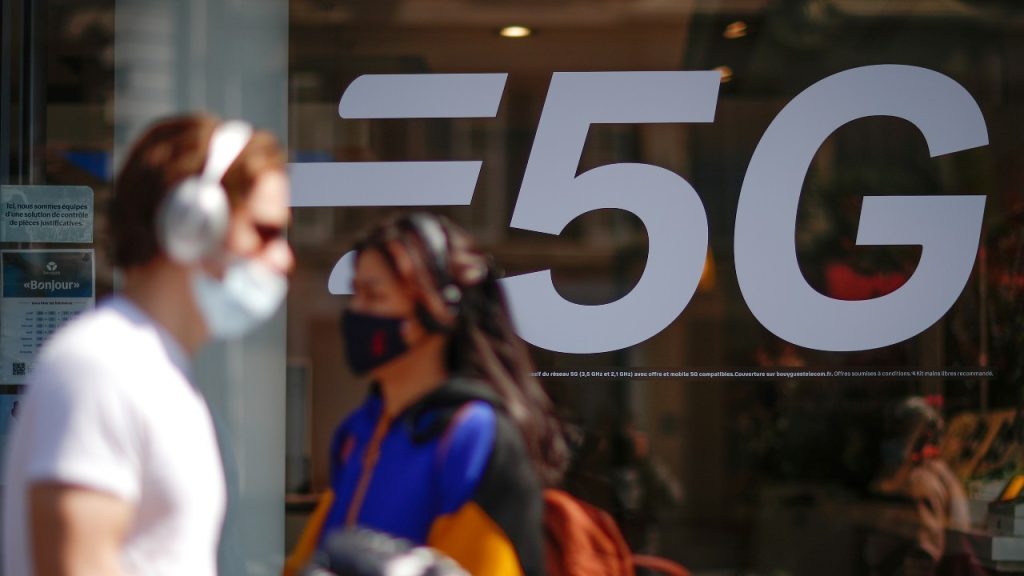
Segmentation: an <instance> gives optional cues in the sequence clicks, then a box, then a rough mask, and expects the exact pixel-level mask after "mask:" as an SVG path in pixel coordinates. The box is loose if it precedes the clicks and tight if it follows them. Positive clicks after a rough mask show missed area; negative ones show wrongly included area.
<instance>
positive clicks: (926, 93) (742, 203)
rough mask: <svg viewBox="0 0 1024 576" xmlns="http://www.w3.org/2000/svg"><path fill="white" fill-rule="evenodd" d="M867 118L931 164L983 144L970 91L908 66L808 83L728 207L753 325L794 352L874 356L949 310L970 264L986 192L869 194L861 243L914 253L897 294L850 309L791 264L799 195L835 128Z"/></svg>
mask: <svg viewBox="0 0 1024 576" xmlns="http://www.w3.org/2000/svg"><path fill="white" fill-rule="evenodd" d="M869 116H894V117H897V118H902V119H904V120H907V121H909V122H911V123H912V124H914V125H915V126H916V127H917V128H918V129H919V130H920V131H921V133H922V134H923V135H924V138H925V140H926V142H927V144H928V150H929V152H930V154H931V156H932V157H936V156H940V155H943V154H950V153H953V152H959V151H961V150H967V149H970V148H976V147H979V146H984V145H986V144H988V133H987V130H986V128H985V121H984V118H983V117H982V115H981V110H979V108H978V105H977V103H976V102H975V101H974V99H973V98H972V97H971V95H970V94H969V93H968V92H967V91H966V90H965V89H964V88H963V87H962V86H960V85H959V84H957V83H956V82H955V81H953V80H952V79H950V78H948V77H946V76H944V75H942V74H939V73H938V72H934V71H931V70H926V69H924V68H918V67H914V66H898V65H882V66H867V67H863V68H855V69H853V70H847V71H845V72H840V73H838V74H835V75H833V76H830V77H828V78H825V79H824V80H821V81H820V82H818V83H816V84H814V85H813V86H811V87H810V88H808V89H807V90H805V91H804V92H803V93H801V94H800V95H799V96H797V97H796V98H795V99H793V101H792V102H790V103H789V104H788V105H787V106H786V107H785V108H784V109H783V110H782V112H781V113H779V115H778V116H777V117H776V118H775V120H774V121H773V122H772V124H771V126H769V127H768V130H767V131H766V132H765V134H764V136H763V137H762V138H761V142H760V143H759V144H758V146H757V149H756V150H755V151H754V155H753V157H752V158H751V160H750V167H749V168H748V169H747V174H746V177H745V179H744V181H743V188H742V191H741V193H740V200H739V206H738V207H737V211H736V237H735V250H736V275H737V278H738V280H739V285H740V289H741V291H742V293H743V298H744V299H745V300H746V302H747V305H748V306H749V307H750V310H751V311H752V312H753V313H754V315H755V316H756V317H757V319H758V320H759V321H760V322H761V323H762V324H763V325H764V326H765V327H766V328H768V329H769V330H770V331H772V332H773V333H774V334H775V335H777V336H779V337H780V338H783V339H785V340H788V341H789V342H792V343H794V344H797V345H800V346H804V347H807V348H813V349H816V350H829V351H839V352H842V351H855V350H868V349H871V348H880V347H883V346H888V345H891V344H895V343H897V342H902V341H903V340H906V339H908V338H912V337H913V336H916V335H917V334H920V333H921V332H923V331H924V330H926V329H927V328H928V327H929V326H931V325H932V324H934V323H935V322H936V321H938V320H939V319H940V318H942V316H943V315H944V314H945V313H946V312H947V311H948V310H949V309H950V307H952V306H953V304H954V303H955V302H956V300H957V298H958V297H959V295H960V293H961V292H962V291H963V288H964V286H965V285H966V283H967V280H968V278H969V277H970V274H971V270H972V268H973V267H974V260H975V257H976V255H977V251H978V242H979V239H980V236H981V224H982V218H983V216H984V211H985V197H984V196H949V195H944V196H869V197H865V198H864V204H863V208H862V211H861V219H860V227H859V230H858V233H857V244H859V245H862V246H864V245H920V246H921V247H922V254H921V261H920V264H919V265H918V267H917V270H916V271H915V272H914V274H913V276H911V278H910V279H909V280H908V281H907V283H906V284H904V285H903V286H901V287H900V288H899V289H897V290H896V291H895V292H893V293H891V294H887V295H885V296H881V297H879V298H874V299H871V300H864V301H857V302H850V301H843V300H836V299H833V298H829V297H827V296H825V295H823V294H820V293H819V292H817V291H816V290H814V289H813V288H812V287H811V286H810V285H808V284H807V281H806V280H805V279H804V277H803V274H802V273H801V271H800V267H799V264H798V262H797V256H796V241H795V229H796V216H797V206H798V204H799V202H800V190H801V188H802V186H803V181H804V178H805V177H806V175H807V170H808V168H809V166H810V164H811V161H812V159H813V158H814V155H815V153H816V152H817V150H818V148H819V147H820V146H821V145H822V143H824V141H825V139H826V138H828V136H829V135H830V134H831V133H832V132H834V131H835V130H836V129H838V128H839V127H840V126H842V125H844V124H846V123H848V122H851V121H853V120H857V119H859V118H866V117H869Z"/></svg>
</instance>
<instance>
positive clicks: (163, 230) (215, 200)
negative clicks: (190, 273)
mask: <svg viewBox="0 0 1024 576" xmlns="http://www.w3.org/2000/svg"><path fill="white" fill-rule="evenodd" d="M252 132H253V129H252V126H250V125H249V124H247V123H245V122H242V121H238V120H232V121H228V122H224V123H223V124H221V125H220V126H217V128H216V129H215V130H214V131H213V136H212V137H210V145H209V147H208V148H207V152H206V162H205V164H204V166H203V172H202V173H201V174H199V175H197V176H191V177H189V178H186V179H185V180H183V181H181V182H180V183H179V184H178V185H176V186H175V187H174V189H173V190H171V191H170V192H169V193H168V194H167V197H166V198H165V199H164V201H163V203H162V204H161V206H160V210H159V213H158V214H157V218H156V234H157V239H158V240H159V241H160V246H161V248H163V250H164V252H165V253H166V254H167V256H168V257H170V258H171V259H172V260H174V261H176V262H179V263H182V264H194V263H196V262H199V261H200V260H202V259H204V258H206V257H208V256H210V255H211V254H213V253H215V252H216V250H217V249H218V248H219V247H220V246H221V244H222V243H223V241H224V236H225V234H227V229H228V219H229V217H230V214H231V208H230V206H229V204H228V195H227V192H226V191H225V190H224V187H223V185H222V184H221V179H222V178H224V174H225V173H226V172H227V171H228V168H230V167H231V165H232V164H234V162H235V160H237V159H238V156H239V154H241V153H242V150H243V149H244V148H245V147H246V145H248V144H249V140H251V139H252Z"/></svg>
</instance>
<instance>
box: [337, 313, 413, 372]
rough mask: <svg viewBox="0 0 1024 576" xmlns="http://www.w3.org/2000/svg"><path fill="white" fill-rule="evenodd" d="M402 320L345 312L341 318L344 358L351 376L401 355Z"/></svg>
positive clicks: (404, 345)
mask: <svg viewBox="0 0 1024 576" xmlns="http://www.w3.org/2000/svg"><path fill="white" fill-rule="evenodd" d="M405 321H406V320H405V318H392V317H388V316H376V315H373V314H363V313H361V312H354V311H352V310H350V309H346V310H345V312H344V313H342V316H341V334H342V337H343V338H344V340H345V357H346V359H348V365H349V369H350V370H352V373H353V374H356V375H357V376H358V375H362V374H365V373H367V372H369V371H371V370H373V369H374V368H376V367H378V366H381V365H384V364H387V363H388V362H390V361H392V360H394V359H395V358H397V357H399V356H401V355H402V354H405V353H406V351H408V350H409V345H408V344H406V342H405V339H404V338H402V325H403V324H404V323H405Z"/></svg>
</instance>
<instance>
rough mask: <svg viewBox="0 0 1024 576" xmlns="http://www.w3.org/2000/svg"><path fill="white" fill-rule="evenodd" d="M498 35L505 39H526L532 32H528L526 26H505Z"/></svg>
mask: <svg viewBox="0 0 1024 576" xmlns="http://www.w3.org/2000/svg"><path fill="white" fill-rule="evenodd" d="M498 34H501V35H502V36H503V37H505V38H526V37H527V36H529V35H530V34H533V30H530V29H529V28H527V27H526V26H505V27H504V28H502V29H501V30H500V31H499V32H498Z"/></svg>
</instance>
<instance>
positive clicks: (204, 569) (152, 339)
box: [3, 296, 226, 576]
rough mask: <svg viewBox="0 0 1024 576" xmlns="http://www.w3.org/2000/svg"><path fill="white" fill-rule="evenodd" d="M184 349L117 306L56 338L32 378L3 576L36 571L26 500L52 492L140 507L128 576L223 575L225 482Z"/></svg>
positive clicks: (14, 446) (132, 309)
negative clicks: (81, 492)
mask: <svg viewBox="0 0 1024 576" xmlns="http://www.w3.org/2000/svg"><path fill="white" fill-rule="evenodd" d="M188 371H189V361H188V358H187V357H186V355H185V353H184V351H183V350H182V348H181V347H180V345H179V344H178V343H177V342H176V341H175V340H173V339H172V337H171V336H170V335H169V334H168V333H167V332H165V331H164V330H163V329H162V328H161V327H160V326H158V325H157V324H156V323H154V322H153V320H152V319H150V318H149V317H148V316H147V315H146V314H145V313H144V312H142V310H140V309H139V308H138V307H136V306H135V305H134V304H132V303H131V302H130V301H129V300H128V299H126V298H124V297H119V296H115V297H113V298H111V299H109V300H107V301H105V302H104V303H102V304H101V305H100V306H99V307H97V309H96V310H94V311H92V312H88V313H86V314H83V315H82V316H81V317H79V318H77V319H76V320H74V321H72V322H71V323H70V324H68V325H67V326H66V327H65V328H63V329H62V330H60V331H58V332H57V333H56V334H54V336H53V337H52V339H51V340H50V342H49V343H48V344H47V345H46V346H45V347H44V348H43V350H42V352H41V353H40V355H39V358H38V361H37V362H36V363H35V365H34V366H33V370H32V372H31V374H30V375H29V379H28V382H27V385H26V388H27V391H26V395H25V398H24V400H23V401H22V402H21V403H20V405H19V408H18V414H17V416H16V423H15V425H14V429H13V432H12V434H11V436H10V444H9V446H8V450H7V463H6V472H5V479H4V487H3V493H4V494H3V495H4V506H3V513H4V518H3V520H4V524H3V534H4V538H3V540H4V552H3V556H4V575H5V576H28V575H30V574H31V573H32V570H31V551H30V542H29V539H30V536H29V531H28V529H29V524H28V518H27V512H26V508H27V503H28V489H29V487H30V486H31V485H32V484H33V483H35V482H37V481H54V482H58V483H64V484H69V485H74V486H82V487H86V488H89V489H93V490H97V491H101V492H105V493H109V494H113V495H115V496H117V497H119V498H122V499H124V500H126V501H128V502H131V503H132V504H134V506H135V518H134V521H133V523H132V526H131V528H130V531H129V534H128V536H127V539H126V542H125V544H124V547H123V548H122V554H121V565H122V567H123V569H124V572H125V574H127V575H143V574H145V575H150V574H152V575H164V574H167V575H171V574H173V575H175V576H179V575H184V574H187V575H189V576H207V575H214V574H216V573H217V560H216V558H217V543H218V539H219V537H220V530H221V524H222V522H223V519H224V507H225V499H226V496H225V487H224V472H223V469H222V467H221V460H220V453H219V450H218V448H217V439H216V433H215V429H214V425H213V421H212V419H211V417H210V412H209V410H208V408H207V406H206V402H205V400H204V399H203V397H202V395H201V394H200V393H199V391H197V390H196V389H195V388H194V387H193V386H192V384H191V383H190V382H189V379H188V377H187V373H188Z"/></svg>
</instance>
